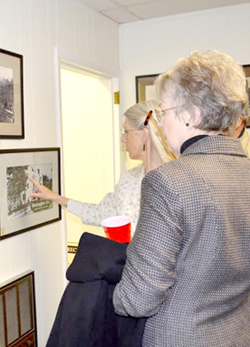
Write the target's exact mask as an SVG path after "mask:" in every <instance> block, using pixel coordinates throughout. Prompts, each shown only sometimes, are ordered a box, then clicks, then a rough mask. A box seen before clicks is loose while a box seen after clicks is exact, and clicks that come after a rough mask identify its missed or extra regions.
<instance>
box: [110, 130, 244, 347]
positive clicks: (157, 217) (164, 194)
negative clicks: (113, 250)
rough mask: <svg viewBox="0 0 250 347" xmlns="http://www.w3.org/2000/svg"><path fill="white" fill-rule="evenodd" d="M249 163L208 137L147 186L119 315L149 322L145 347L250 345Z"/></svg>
mask: <svg viewBox="0 0 250 347" xmlns="http://www.w3.org/2000/svg"><path fill="white" fill-rule="evenodd" d="M249 206H250V161H249V159H248V158H247V157H246V155H245V153H244V152H243V150H242V147H241V145H240V142H239V140H238V139H234V138H229V137H227V136H209V137H205V138H203V139H201V140H199V141H197V142H195V143H193V144H192V145H190V146H189V147H188V148H187V149H186V150H185V151H184V153H183V154H182V155H181V157H180V158H179V159H178V160H175V161H172V162H170V163H167V164H165V165H163V166H162V167H160V168H158V169H156V170H154V171H151V172H149V173H148V174H147V175H146V176H145V178H144V179H143V182H142V198H141V213H140V217H139V221H138V225H137V229H136V232H135V235H134V237H133V240H132V242H131V243H130V245H129V247H128V250H127V261H126V265H125V267H124V270H123V275H122V279H121V281H120V282H119V283H118V284H117V286H116V289H115V292H114V297H113V303H114V306H115V309H116V312H117V313H118V314H121V315H125V316H126V315H131V316H134V317H145V316H146V317H150V318H148V320H147V323H146V327H145V332H144V336H143V341H142V346H143V347H249V346H250V213H249Z"/></svg>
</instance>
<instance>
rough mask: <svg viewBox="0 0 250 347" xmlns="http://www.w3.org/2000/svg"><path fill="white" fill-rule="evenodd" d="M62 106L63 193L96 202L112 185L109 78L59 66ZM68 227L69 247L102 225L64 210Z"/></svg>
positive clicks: (112, 139)
mask: <svg viewBox="0 0 250 347" xmlns="http://www.w3.org/2000/svg"><path fill="white" fill-rule="evenodd" d="M61 105H62V148H63V151H62V153H63V158H62V159H63V171H64V195H65V196H66V197H68V198H72V199H74V200H79V201H82V202H87V203H98V202H100V200H101V199H102V198H103V197H104V195H105V194H106V193H107V192H110V191H113V189H114V185H115V172H116V165H115V156H114V149H113V148H114V144H115V141H114V133H115V132H114V119H113V106H112V86H111V79H109V78H100V77H99V76H95V75H89V74H85V73H82V72H77V71H73V70H70V69H67V68H64V67H62V68H61ZM66 227H67V243H68V245H71V246H73V247H71V249H74V245H77V243H78V241H79V238H80V236H81V234H82V233H83V232H85V231H88V232H92V233H95V234H99V235H102V236H104V232H103V230H102V228H100V227H93V226H88V225H84V224H83V223H82V222H81V220H80V218H79V217H76V216H74V215H72V214H70V213H68V212H67V213H66ZM73 256H74V254H73V253H72V256H71V258H73ZM69 262H70V257H69Z"/></svg>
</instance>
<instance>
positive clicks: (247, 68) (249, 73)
mask: <svg viewBox="0 0 250 347" xmlns="http://www.w3.org/2000/svg"><path fill="white" fill-rule="evenodd" d="M243 69H244V71H245V75H246V80H247V90H248V100H249V109H248V113H249V121H248V124H247V128H250V65H243Z"/></svg>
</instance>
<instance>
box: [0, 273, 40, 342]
mask: <svg viewBox="0 0 250 347" xmlns="http://www.w3.org/2000/svg"><path fill="white" fill-rule="evenodd" d="M0 317H1V324H0V346H2V347H17V346H20V347H21V346H32V347H37V324H36V301H35V275H34V271H30V270H28V271H25V272H24V273H21V274H19V275H17V276H15V277H13V278H11V279H10V280H9V281H8V282H4V283H1V284H0Z"/></svg>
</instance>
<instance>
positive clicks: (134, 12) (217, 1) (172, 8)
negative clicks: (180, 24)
mask: <svg viewBox="0 0 250 347" xmlns="http://www.w3.org/2000/svg"><path fill="white" fill-rule="evenodd" d="M79 1H80V2H82V3H84V4H86V5H87V6H89V7H91V8H92V9H94V10H96V11H97V12H99V13H101V14H103V15H104V16H106V17H108V18H110V19H112V20H113V21H115V22H117V23H119V24H121V23H128V22H134V21H140V20H145V19H151V18H157V17H162V16H169V15H175V14H180V13H186V12H192V11H200V10H206V9H212V8H218V7H224V6H231V5H238V4H244V3H250V0H79Z"/></svg>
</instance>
